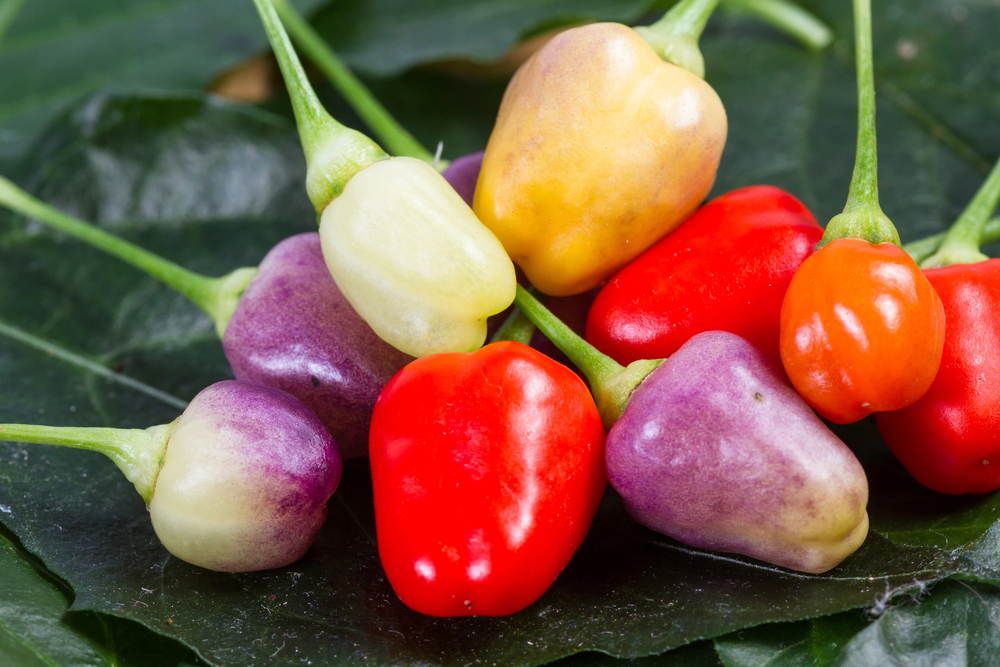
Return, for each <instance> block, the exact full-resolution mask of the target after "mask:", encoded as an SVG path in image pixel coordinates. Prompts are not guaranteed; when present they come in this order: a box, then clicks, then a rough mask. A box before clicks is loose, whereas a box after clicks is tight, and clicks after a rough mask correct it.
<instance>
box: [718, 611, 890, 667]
mask: <svg viewBox="0 0 1000 667" xmlns="http://www.w3.org/2000/svg"><path fill="white" fill-rule="evenodd" d="M870 620H871V619H870V618H869V617H868V616H867V615H866V612H864V611H846V612H842V613H840V614H834V615H832V616H823V617H821V618H816V619H812V620H810V621H799V622H797V623H772V624H768V625H761V626H758V627H756V628H750V629H747V630H740V631H739V632H734V633H733V634H731V635H726V636H724V637H719V638H718V639H716V640H715V648H716V650H717V651H718V655H719V657H720V659H721V660H722V663H723V664H724V665H725V667H826V666H827V665H832V664H834V662H835V661H836V660H837V659H838V657H839V656H840V654H841V652H842V651H843V649H844V646H846V645H847V644H848V642H850V640H851V638H852V637H854V635H855V634H857V633H858V632H861V631H862V630H864V629H865V628H866V627H868V624H869V622H870Z"/></svg>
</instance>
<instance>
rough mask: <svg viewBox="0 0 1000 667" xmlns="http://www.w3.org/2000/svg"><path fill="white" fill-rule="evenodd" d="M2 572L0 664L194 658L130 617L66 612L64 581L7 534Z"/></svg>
mask: <svg viewBox="0 0 1000 667" xmlns="http://www.w3.org/2000/svg"><path fill="white" fill-rule="evenodd" d="M9 509H10V508H0V510H9ZM0 533H2V531H0ZM0 572H2V573H3V576H0V664H3V665H4V666H5V667H42V666H51V665H70V664H72V665H80V666H81V667H83V666H91V665H93V666H95V667H111V666H112V665H114V666H116V667H133V666H134V667H175V666H177V665H179V664H181V663H182V662H187V663H191V662H194V661H195V660H196V658H195V656H194V655H192V654H191V652H190V651H187V650H184V649H182V648H180V647H179V646H178V645H177V644H176V643H175V642H171V641H169V640H166V639H164V638H162V637H159V636H157V635H154V634H153V633H151V632H149V631H148V630H145V629H143V628H141V627H139V626H138V625H136V624H134V623H131V622H129V621H123V620H120V619H116V618H113V617H108V616H104V615H101V614H94V613H89V612H83V613H81V612H73V613H70V614H68V615H67V614H66V613H65V612H66V608H67V607H68V606H69V601H68V600H67V599H66V596H65V595H64V593H63V590H62V586H61V585H58V584H56V583H54V582H52V581H51V580H50V579H49V578H48V577H47V576H46V575H45V574H44V573H43V571H40V570H39V569H38V568H37V567H36V566H34V565H33V564H32V563H31V562H29V560H28V559H26V558H25V556H24V554H23V553H22V552H21V550H20V549H19V548H18V547H17V546H16V545H15V544H14V543H12V542H11V541H10V540H8V539H7V538H6V537H5V536H4V535H3V534H0Z"/></svg>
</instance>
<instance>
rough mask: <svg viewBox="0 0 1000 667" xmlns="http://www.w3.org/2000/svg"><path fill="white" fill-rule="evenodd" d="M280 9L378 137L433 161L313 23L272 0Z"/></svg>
mask: <svg viewBox="0 0 1000 667" xmlns="http://www.w3.org/2000/svg"><path fill="white" fill-rule="evenodd" d="M271 4H273V5H274V8H275V9H276V10H277V11H278V16H280V17H281V21H282V23H284V25H285V28H286V29H287V30H288V32H289V33H290V34H291V36H292V39H293V40H295V43H296V44H297V45H298V46H299V48H300V49H302V50H303V51H304V52H305V53H306V55H308V56H309V58H310V59H311V60H312V61H313V62H314V63H316V65H317V66H318V67H319V68H320V69H321V70H323V73H324V74H325V75H326V76H327V78H328V79H330V81H331V83H333V85H334V86H336V88H337V90H339V91H340V93H341V95H343V96H344V98H345V99H346V100H347V101H348V103H350V105H351V107H352V108H353V109H354V111H355V112H357V114H358V115H359V116H360V117H361V119H362V120H363V121H365V123H366V124H367V125H368V127H370V128H371V129H372V131H374V132H375V136H377V137H378V139H379V141H380V142H381V143H382V145H383V146H385V147H386V148H387V149H388V151H389V152H390V153H392V154H393V155H403V156H407V157H415V158H417V159H418V160H423V161H424V162H426V163H428V164H433V163H434V156H433V155H432V154H431V152H430V151H428V150H427V149H426V148H424V147H423V145H421V143H420V142H419V141H417V140H416V139H415V138H414V137H413V135H412V134H410V133H409V132H407V131H406V129H405V128H404V127H403V126H402V125H400V124H399V122H398V121H397V120H396V119H395V118H393V117H392V114H390V113H389V111H388V110H387V109H386V108H385V107H384V106H382V104H381V103H380V102H379V101H378V100H377V99H375V96H374V95H372V93H371V91H370V90H368V88H366V87H365V84H363V83H361V81H360V80H359V79H358V77H356V76H354V73H353V72H351V70H350V69H348V68H347V66H346V65H344V63H343V62H341V60H340V58H338V57H337V54H336V53H334V52H333V49H331V48H330V47H329V45H327V43H326V42H325V41H323V38H322V37H320V36H319V35H318V34H316V31H315V30H313V28H312V26H311V25H309V23H308V22H307V21H306V20H305V19H304V18H302V16H301V15H300V14H299V13H298V12H297V11H296V10H295V8H294V7H293V6H292V4H291V3H290V2H288V0H271Z"/></svg>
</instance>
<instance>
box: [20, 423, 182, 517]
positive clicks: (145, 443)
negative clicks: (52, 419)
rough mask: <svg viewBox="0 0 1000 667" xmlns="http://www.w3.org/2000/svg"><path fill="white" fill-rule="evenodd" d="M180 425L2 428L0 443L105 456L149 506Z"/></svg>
mask: <svg viewBox="0 0 1000 667" xmlns="http://www.w3.org/2000/svg"><path fill="white" fill-rule="evenodd" d="M179 421H180V417H178V418H177V419H175V420H174V421H172V422H171V423H169V424H163V425H160V426H153V427H151V428H147V429H121V428H80V427H75V426H34V425H30V424H0V441H6V442H30V443H34V444H39V445H58V446H61V447H72V448H73V449H86V450H89V451H92V452H99V453H101V454H104V455H105V456H107V457H108V458H110V459H111V460H112V461H114V462H115V465H116V466H118V469H119V470H121V471H122V472H123V473H124V474H125V477H126V478H128V480H129V481H130V482H132V483H133V484H134V485H135V489H136V491H138V492H139V495H141V496H142V499H143V500H144V501H145V502H146V505H149V501H150V500H151V499H152V497H153V491H154V489H155V488H156V478H157V477H159V475H160V468H162V467H163V460H164V457H165V456H166V453H167V442H168V441H169V440H170V436H171V435H173V433H174V430H175V429H176V428H177V423H178V422H179Z"/></svg>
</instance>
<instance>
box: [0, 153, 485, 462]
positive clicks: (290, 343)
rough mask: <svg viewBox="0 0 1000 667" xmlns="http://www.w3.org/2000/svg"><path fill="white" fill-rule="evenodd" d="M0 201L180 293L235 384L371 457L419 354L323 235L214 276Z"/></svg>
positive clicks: (6, 193)
mask: <svg viewBox="0 0 1000 667" xmlns="http://www.w3.org/2000/svg"><path fill="white" fill-rule="evenodd" d="M481 162H482V153H477V154H473V155H468V156H465V157H462V158H459V159H458V160H456V161H455V162H453V163H452V167H454V169H453V170H452V175H451V177H450V178H452V179H454V180H451V181H449V182H451V183H452V185H453V187H456V188H463V187H464V188H466V189H467V190H468V192H469V196H470V197H471V192H472V190H473V189H474V188H475V179H476V177H477V175H478V169H479V165H480V164H481ZM462 165H465V166H464V167H463V166H462ZM459 192H460V193H461V190H459ZM0 204H4V205H6V206H8V207H9V208H11V209H13V210H15V211H19V212H21V213H23V214H25V215H27V216H30V217H33V218H36V219H38V220H40V221H42V222H44V223H46V224H49V225H51V226H53V227H55V228H56V229H59V230H60V231H63V232H64V233H67V234H69V235H71V236H74V237H76V238H78V239H81V240H83V241H86V242H88V243H90V244H91V245H94V246H95V247H98V248H100V249H102V250H104V251H106V252H109V253H110V254H112V255H115V256H116V257H118V258H119V259H122V260H123V261H125V262H128V263H129V264H132V265H133V266H136V267H137V268H139V269H141V270H143V271H146V272H147V273H149V274H150V275H153V276H154V277H156V278H158V279H160V280H161V281H163V282H164V283H166V284H167V285H168V286H170V287H172V288H174V289H177V290H178V291H180V292H181V293H182V294H184V295H185V296H187V297H188V298H190V299H191V300H192V301H193V302H194V303H195V304H196V305H198V306H199V307H200V308H202V310H204V311H205V312H206V313H207V314H208V315H209V316H210V317H212V319H213V320H214V321H215V323H216V331H217V332H218V333H219V335H220V337H221V338H222V343H223V349H224V351H225V353H226V357H227V359H228V360H229V363H230V365H231V366H232V369H233V375H234V376H235V377H236V379H238V380H241V381H244V382H251V383H255V384H262V385H264V386H268V387H275V388H277V389H281V390H282V391H287V392H288V393H290V394H292V395H293V396H295V397H296V398H298V399H299V400H301V401H302V402H303V403H305V404H306V405H307V406H309V408H310V409H312V410H314V411H315V412H316V414H317V415H318V416H319V417H320V420H321V421H322V422H323V424H324V425H325V426H326V427H327V429H329V431H330V432H331V433H332V434H333V436H334V438H336V440H337V442H338V443H339V444H340V446H341V451H342V453H343V456H344V458H345V459H351V458H356V457H360V456H367V454H368V425H369V423H370V422H371V414H372V410H373V409H374V406H375V400H376V399H377V398H378V394H379V392H380V391H381V390H382V387H383V386H385V383H386V382H388V381H389V379H390V378H391V377H392V375H393V374H394V373H396V371H398V370H400V369H401V368H402V367H403V366H405V365H406V364H408V363H409V362H410V361H412V360H413V358H412V357H410V356H409V355H406V354H404V353H402V352H400V351H398V350H396V349H395V348H394V347H392V346H391V345H389V344H388V343H386V342H384V341H382V340H381V339H380V338H379V337H378V336H377V335H376V334H375V332H374V331H372V329H371V327H370V326H369V325H368V323H367V322H365V321H364V320H363V319H362V318H361V317H360V316H359V315H358V314H357V313H356V312H355V311H354V309H353V308H352V307H351V305H350V304H349V303H348V302H347V300H346V299H345V298H344V296H343V295H342V294H341V292H340V290H339V289H338V288H337V285H336V283H335V282H334V280H333V278H332V277H331V276H330V273H329V270H328V269H327V268H326V264H325V262H324V260H323V256H322V253H321V251H320V239H319V234H318V233H311V234H301V235H298V236H294V237H292V238H289V239H286V240H285V241H282V242H281V243H279V244H278V245H277V246H275V247H274V248H273V249H272V250H271V252H269V253H268V254H267V255H266V256H265V257H264V260H263V261H262V262H261V264H260V266H259V267H258V268H256V269H253V268H242V269H237V270H236V271H233V272H232V273H230V274H228V275H226V276H223V277H221V278H217V279H211V278H206V277H205V276H200V275H198V274H195V273H192V272H190V271H187V270H186V269H183V268H181V267H179V266H177V265H175V264H173V263H172V262H168V261H166V260H164V259H163V258H161V257H158V256H156V255H154V254H152V253H150V252H148V251H146V250H144V249H142V248H139V247H138V246H135V245H133V244H131V243H128V242H126V241H123V240H122V239H118V238H117V237H115V236H113V235H111V234H108V233H107V232H104V231H103V230H101V229H100V228H98V227H94V226H92V225H88V224H87V223H84V222H82V221H79V220H76V219H74V218H71V217H69V216H67V215H65V214H63V213H61V212H59V211H56V210H55V209H53V208H51V207H50V206H48V205H46V204H44V203H42V202H40V201H38V200H37V199H35V198H33V197H31V196H30V195H28V194H27V193H24V192H23V191H21V190H20V189H19V188H17V187H16V186H15V185H14V184H13V183H11V182H10V181H8V180H7V179H3V178H0Z"/></svg>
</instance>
